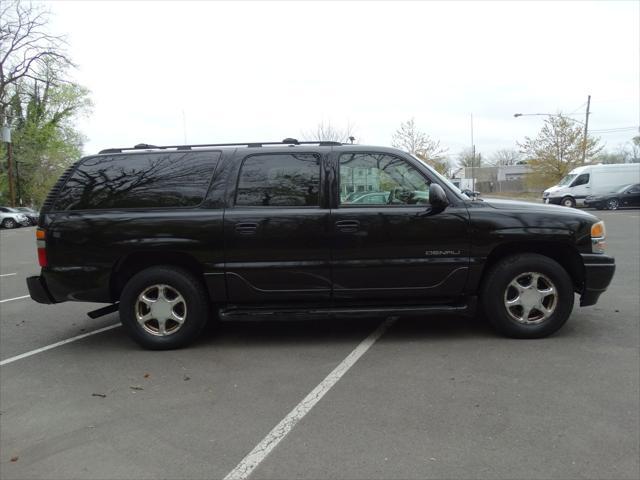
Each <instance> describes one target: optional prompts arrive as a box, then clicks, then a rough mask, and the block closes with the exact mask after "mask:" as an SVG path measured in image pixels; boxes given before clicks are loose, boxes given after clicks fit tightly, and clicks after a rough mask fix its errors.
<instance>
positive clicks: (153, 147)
mask: <svg viewBox="0 0 640 480" xmlns="http://www.w3.org/2000/svg"><path fill="white" fill-rule="evenodd" d="M265 145H289V146H291V147H293V146H294V145H318V146H320V147H331V146H336V145H342V143H340V142H333V141H328V140H317V141H309V142H307V141H305V142H300V141H298V140H296V139H295V138H285V139H284V140H282V141H281V142H239V143H200V144H197V145H161V146H158V145H149V144H148V143H139V144H137V145H135V146H133V147H123V148H106V149H104V150H100V151H99V152H98V154H103V153H122V152H128V151H132V150H169V149H173V150H191V149H192V148H204V147H248V148H259V147H263V146H265Z"/></svg>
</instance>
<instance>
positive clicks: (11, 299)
mask: <svg viewBox="0 0 640 480" xmlns="http://www.w3.org/2000/svg"><path fill="white" fill-rule="evenodd" d="M23 298H29V295H23V296H21V297H13V298H7V299H6V300H0V303H4V302H11V301H13V300H22V299H23Z"/></svg>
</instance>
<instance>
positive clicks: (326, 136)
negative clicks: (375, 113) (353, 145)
mask: <svg viewBox="0 0 640 480" xmlns="http://www.w3.org/2000/svg"><path fill="white" fill-rule="evenodd" d="M353 132H354V125H353V124H352V123H350V122H349V123H347V126H346V127H344V128H339V127H334V126H333V125H331V121H328V122H326V123H325V122H324V121H322V122H320V123H318V125H317V126H316V128H315V130H309V131H304V132H302V138H303V139H305V140H308V141H314V140H317V141H319V142H341V143H346V142H349V141H351V137H353V138H354V140H355V137H354V133H353Z"/></svg>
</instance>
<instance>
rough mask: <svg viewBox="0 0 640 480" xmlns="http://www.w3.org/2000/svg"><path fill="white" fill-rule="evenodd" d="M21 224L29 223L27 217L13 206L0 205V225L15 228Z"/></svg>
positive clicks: (26, 225)
mask: <svg viewBox="0 0 640 480" xmlns="http://www.w3.org/2000/svg"><path fill="white" fill-rule="evenodd" d="M20 225H22V226H23V227H28V226H29V225H31V222H30V221H29V218H28V217H27V216H26V215H25V214H24V213H22V212H19V211H18V210H16V209H15V208H11V207H0V226H2V227H3V228H16V227H19V226H20Z"/></svg>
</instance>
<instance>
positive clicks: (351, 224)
mask: <svg viewBox="0 0 640 480" xmlns="http://www.w3.org/2000/svg"><path fill="white" fill-rule="evenodd" d="M336 229H338V230H339V231H341V232H344V233H355V232H357V231H358V230H360V222H359V221H358V220H338V221H337V222H336Z"/></svg>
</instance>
